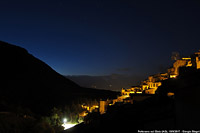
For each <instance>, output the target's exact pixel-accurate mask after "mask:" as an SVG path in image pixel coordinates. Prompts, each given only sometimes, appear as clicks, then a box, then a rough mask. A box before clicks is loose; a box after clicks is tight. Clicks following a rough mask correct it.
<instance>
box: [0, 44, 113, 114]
mask: <svg viewBox="0 0 200 133" xmlns="http://www.w3.org/2000/svg"><path fill="white" fill-rule="evenodd" d="M0 64H1V65H0V75H1V76H0V101H1V103H0V107H1V108H0V110H3V108H5V107H4V106H9V107H13V106H22V107H26V108H29V109H31V111H33V112H36V113H44V112H45V111H47V110H49V109H51V108H52V107H54V106H60V105H64V104H69V103H70V102H72V100H74V99H76V98H81V97H87V96H93V97H94V96H97V97H98V96H102V95H104V94H105V95H109V94H111V93H112V92H111V91H101V90H97V89H90V88H82V87H80V86H79V85H77V84H76V83H74V82H73V81H71V80H69V79H67V78H66V77H64V76H62V75H60V74H59V73H57V72H56V71H54V70H53V69H52V68H51V67H49V66H48V65H47V64H45V63H44V62H42V61H41V60H39V59H37V58H35V57H34V56H33V55H31V54H29V53H28V51H27V50H25V49H24V48H21V47H18V46H15V45H11V44H8V43H5V42H2V41H0Z"/></svg>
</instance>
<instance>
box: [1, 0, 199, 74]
mask: <svg viewBox="0 0 200 133" xmlns="http://www.w3.org/2000/svg"><path fill="white" fill-rule="evenodd" d="M0 16H1V19H0V40H2V41H6V42H8V43H11V44H15V45H18V46H21V47H23V48H25V49H27V50H28V51H29V53H31V54H32V55H34V56H35V57H37V58H39V59H41V60H42V61H44V62H46V63H47V64H48V65H50V66H51V67H52V68H53V69H55V70H56V71H57V72H59V73H61V74H63V75H109V74H112V73H117V74H132V75H144V76H148V75H149V74H156V73H158V72H160V71H161V69H164V68H166V67H168V66H170V65H171V64H172V61H171V54H172V52H174V51H177V52H179V53H180V55H182V56H184V55H190V54H192V53H194V52H196V51H198V50H199V49H200V1H199V0H196V1H195V0H187V1H184V0H171V1H170V0H157V1H153V0H1V1H0Z"/></svg>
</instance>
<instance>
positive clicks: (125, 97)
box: [81, 51, 200, 116]
mask: <svg viewBox="0 0 200 133" xmlns="http://www.w3.org/2000/svg"><path fill="white" fill-rule="evenodd" d="M181 67H187V68H188V67H190V68H195V69H200V51H198V52H196V53H194V54H193V55H191V56H190V57H182V58H180V59H176V60H175V62H174V63H173V66H172V67H171V68H169V69H168V70H167V72H166V73H159V74H155V75H151V76H149V77H148V79H146V80H144V81H142V82H141V84H140V85H139V86H132V87H131V88H127V89H125V88H122V90H121V95H120V96H118V97H117V98H116V99H107V100H101V101H100V103H99V106H98V105H93V106H92V107H88V106H82V107H83V108H84V109H87V110H88V111H89V112H92V111H93V110H97V109H98V110H99V112H100V114H104V113H105V112H106V110H107V107H108V106H112V105H115V104H127V103H129V104H133V102H134V101H142V100H144V99H146V98H148V97H151V96H152V95H154V94H156V90H157V89H158V87H159V86H161V85H162V82H163V81H164V80H166V79H176V78H177V77H178V76H179V68H181ZM167 96H169V97H173V96H174V93H173V92H168V93H167ZM85 115H86V113H84V116H85ZM81 116H82V115H81Z"/></svg>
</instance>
